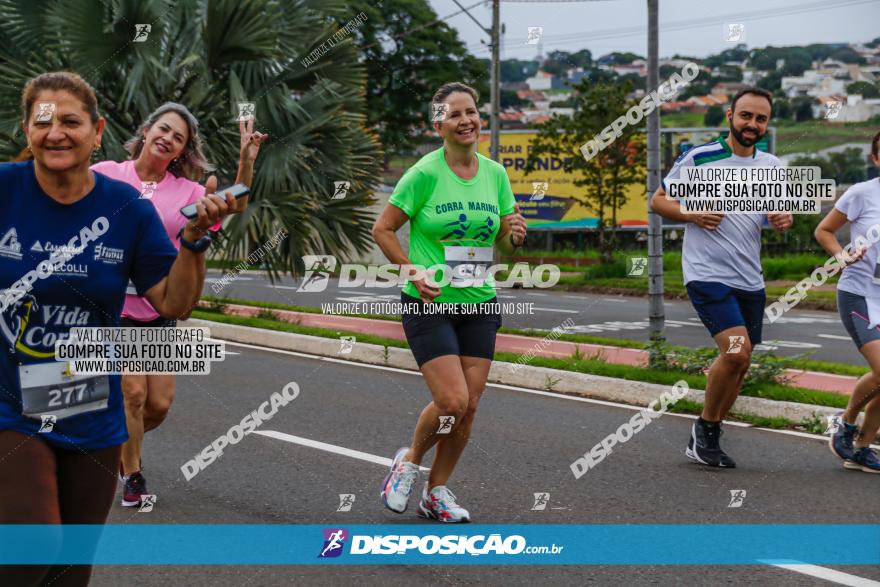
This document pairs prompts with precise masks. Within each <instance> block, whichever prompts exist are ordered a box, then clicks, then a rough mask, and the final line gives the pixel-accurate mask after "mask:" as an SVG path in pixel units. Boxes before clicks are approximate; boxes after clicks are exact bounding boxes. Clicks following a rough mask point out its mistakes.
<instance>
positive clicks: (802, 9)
mask: <svg viewBox="0 0 880 587" xmlns="http://www.w3.org/2000/svg"><path fill="white" fill-rule="evenodd" d="M506 1H508V2H509V1H511V0H506ZM874 2H876V0H837V1H836V2H835V1H834V0H829V1H828V2H812V3H809V4H801V5H792V6H788V7H782V8H774V9H767V10H761V11H754V12H738V13H732V14H726V15H720V16H709V17H701V18H697V19H689V20H680V21H673V22H670V23H668V24H666V25H664V26H663V27H662V30H663V31H664V32H670V31H682V30H689V29H694V28H701V27H705V26H709V25H712V26H714V25H717V24H718V23H719V22H722V23H723V22H725V21H727V22H732V21H736V20H739V19H743V20H757V19H759V18H774V17H779V16H790V15H793V14H801V13H808V12H817V11H820V10H828V9H832V8H844V7H849V6H857V5H860V4H868V3H874ZM644 34H645V28H644V27H642V26H633V27H620V28H616V29H605V30H599V31H595V32H586V33H583V32H581V33H569V34H565V35H555V36H546V35H545V36H544V37H543V42H544V44H545V45H566V44H570V43H572V42H580V43H583V42H584V41H598V40H607V39H614V38H618V37H631V36H635V35H644ZM523 39H524V38H516V39H511V40H509V41H508V42H507V43H506V44H505V48H508V47H512V46H518V45H521V44H522V42H523ZM548 40H549V41H548ZM474 48H481V47H480V45H478V44H472V45H470V46H468V49H471V50H473V49H474ZM476 52H479V51H476Z"/></svg>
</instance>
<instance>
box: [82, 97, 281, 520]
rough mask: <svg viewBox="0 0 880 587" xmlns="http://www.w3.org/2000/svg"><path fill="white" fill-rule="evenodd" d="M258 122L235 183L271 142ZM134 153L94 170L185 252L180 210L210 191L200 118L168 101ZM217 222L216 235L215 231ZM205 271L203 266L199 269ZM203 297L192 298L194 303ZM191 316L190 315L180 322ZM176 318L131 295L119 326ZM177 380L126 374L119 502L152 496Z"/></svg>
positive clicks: (167, 323)
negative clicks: (154, 449)
mask: <svg viewBox="0 0 880 587" xmlns="http://www.w3.org/2000/svg"><path fill="white" fill-rule="evenodd" d="M253 127H254V121H253V118H252V117H251V118H250V119H249V120H248V121H247V122H245V121H243V120H242V121H240V122H239V131H240V133H241V159H240V161H239V165H238V176H237V177H236V179H235V183H244V184H247V185H248V186H250V185H251V181H252V179H253V170H254V160H256V158H257V154H258V153H259V151H260V145H261V144H262V143H263V141H265V140H266V139H267V138H268V135H264V134H262V133H259V132H254V131H253ZM125 148H126V149H127V150H128V152H129V153H130V154H131V159H129V160H128V161H122V162H116V161H102V162H100V163H97V164H95V165H93V166H92V170H93V171H96V172H98V173H101V174H103V175H106V176H108V177H110V178H112V179H117V180H120V181H124V182H126V183H128V184H130V185H132V186H134V187H135V188H137V189H138V190H139V191H140V192H141V197H142V198H145V199H149V200H150V201H152V203H153V205H154V206H155V208H156V211H157V212H158V213H159V217H160V218H161V219H162V224H163V225H164V226H165V231H166V232H167V233H168V238H169V239H171V242H172V243H173V244H174V246H175V247H177V249H178V250H180V246H181V245H180V239H179V237H178V234H179V233H180V230H181V229H182V228H183V227H184V225H185V224H186V223H187V222H189V220H188V219H187V218H186V217H185V216H183V215H182V214H181V213H180V209H181V208H182V207H184V206H186V205H188V204H191V203H193V202H197V201H198V200H200V199H201V198H202V197H203V196H204V195H205V188H204V186H202V185H199V184H198V183H197V182H198V181H199V180H201V179H202V178H203V177H204V175H205V174H206V173H207V172H208V171H210V170H211V167H210V165H209V164H208V162H207V160H206V159H205V155H204V153H203V152H202V140H201V138H200V137H199V125H198V121H197V120H196V118H195V116H193V115H192V113H191V112H190V111H189V110H188V109H187V108H186V107H185V106H183V105H181V104H176V103H174V102H166V103H165V104H163V105H162V106H160V107H159V108H157V109H156V111H155V112H153V113H152V114H150V116H149V117H148V118H147V120H146V122H144V123H143V124H142V125H141V127H140V128H139V129H138V131H137V132H136V133H135V134H134V136H133V137H132V138H131V139H129V140H128V142H127V143H126V144H125ZM246 206H247V198H242V199H241V200H238V208H237V210H236V212H241V211H243V210H244V208H245V207H246ZM219 228H220V227H219V225H217V226H214V227H212V229H211V230H218V229H219ZM201 271H202V273H203V274H204V272H205V266H204V264H203V265H202V267H201ZM197 302H198V298H195V299H194V300H193V305H195V304H196V303H197ZM188 317H189V313H187V314H186V315H184V316H181V319H184V320H185V319H186V318H188ZM176 323H177V321H176V320H166V319H164V318H162V317H161V316H159V313H158V312H156V310H155V309H154V308H153V306H151V305H150V302H148V301H147V299H146V298H143V297H139V296H137V295H133V292H130V293H129V295H127V296H126V298H125V306H124V307H123V310H122V320H121V326H126V327H174V326H176ZM174 381H175V378H174V375H125V376H123V377H122V392H123V395H124V396H125V421H126V425H127V427H128V436H129V439H128V441H127V442H126V443H125V444H123V445H122V462H121V464H120V472H121V475H122V478H123V481H124V484H125V485H124V487H123V492H122V505H124V506H138V505H140V503H141V496H143V495H146V494H148V492H147V487H146V480H145V479H144V476H143V475H142V474H141V471H140V469H141V465H140V461H141V447H142V445H143V440H144V433H145V432H147V431H149V430H153V429H154V428H156V427H157V426H159V424H161V423H162V421H163V420H164V419H165V416H166V415H167V414H168V410H169V409H170V408H171V402H172V401H173V400H174Z"/></svg>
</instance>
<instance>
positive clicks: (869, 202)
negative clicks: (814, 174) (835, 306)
mask: <svg viewBox="0 0 880 587" xmlns="http://www.w3.org/2000/svg"><path fill="white" fill-rule="evenodd" d="M834 207H835V208H837V209H838V210H839V211H840V212H841V213H842V214H843V215H844V216H846V219H847V220H848V221H849V224H850V228H849V233H850V239H849V240H850V242H851V243H854V242H855V239H856V237H858V236H863V237H865V238H866V239H867V238H868V237H867V236H866V235H867V232H868V229H869V228H871V227H872V226H873V225H875V224H880V178H875V179H872V180H869V181H863V182H862V183H857V184H855V185H853V186H851V187H850V188H849V189H848V190H846V193H844V194H843V195H842V196H840V199H839V200H837V202H836V203H835V204H834ZM868 242H870V239H868ZM878 246H880V243H876V244H874V246H871V247H868V251H867V252H866V253H865V256H864V257H863V258H862V259H861V260H860V261H858V262H857V263H853V264H852V265H850V266H849V267H846V268H845V269H844V270H843V273H842V274H841V276H840V280H839V281H838V282H837V289H840V290H843V291H846V292H849V293H851V294H856V295H860V296H870V297H877V296H878V295H880V286H878V285H876V284H875V283H874V282H873V281H872V279H873V277H874V265H876V264H877V247H878Z"/></svg>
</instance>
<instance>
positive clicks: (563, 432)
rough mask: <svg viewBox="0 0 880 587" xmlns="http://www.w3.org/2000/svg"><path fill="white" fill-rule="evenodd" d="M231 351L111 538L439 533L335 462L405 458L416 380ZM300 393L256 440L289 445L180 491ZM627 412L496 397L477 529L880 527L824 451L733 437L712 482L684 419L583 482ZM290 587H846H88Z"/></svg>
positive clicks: (277, 579) (624, 577)
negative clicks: (192, 463) (260, 527)
mask: <svg viewBox="0 0 880 587" xmlns="http://www.w3.org/2000/svg"><path fill="white" fill-rule="evenodd" d="M227 349H228V350H231V351H234V352H237V353H239V354H236V355H231V356H229V357H227V359H226V361H224V362H222V363H214V365H213V367H212V374H211V375H210V376H206V377H181V378H179V380H178V392H177V398H176V400H175V403H174V406H173V408H172V411H171V414H170V415H169V417H168V419H167V420H166V421H165V423H164V424H163V425H162V426H161V427H160V428H159V429H157V430H156V431H154V432H151V433H149V434H148V436H147V441H146V443H145V450H144V469H145V475H146V477H147V480H148V488H149V489H150V490H151V492H153V493H155V494H157V495H158V501H157V503H156V506H155V508H154V509H153V511H152V512H150V513H138V512H137V511H136V509H129V508H122V507H121V506H119V505H118V504H117V505H114V507H113V510H112V512H111V516H110V522H111V523H117V524H126V523H161V524H187V523H199V524H201V523H204V524H220V523H232V524H243V523H247V524H281V523H284V524H291V523H294V524H328V525H337V524H340V525H341V524H358V523H365V524H373V523H380V524H397V523H424V524H434V523H433V522H428V521H424V520H420V519H419V518H417V517H415V514H414V513H412V510H410V511H408V512H407V513H406V514H404V515H396V514H394V513H392V512H389V511H388V510H386V509H384V508H383V507H382V506H381V504H380V503H379V500H378V492H379V488H380V484H381V482H382V479H383V477H384V476H385V474H386V472H387V469H386V467H385V466H382V465H380V464H377V463H375V462H369V461H368V460H362V459H360V458H353V457H351V456H347V455H345V454H340V451H339V448H345V449H354V450H357V451H361V452H363V453H368V454H369V455H375V456H378V457H386V458H390V457H391V456H392V455H393V453H394V451H395V450H396V449H397V448H398V447H400V446H402V445H403V444H406V443H408V439H409V437H410V435H411V433H412V427H413V426H414V423H415V421H416V418H417V415H418V413H419V412H420V411H421V409H422V408H423V406H424V405H425V403H426V402H427V401H428V397H429V396H428V392H427V389H426V388H425V385H424V382H423V380H422V378H421V376H420V375H419V374H418V373H411V372H404V371H399V370H394V369H389V368H383V367H370V366H365V365H358V364H355V363H347V362H344V361H340V360H337V359H321V358H317V357H310V356H307V355H301V354H294V353H289V352H279V351H268V350H262V349H254V348H251V347H245V346H243V345H231V344H229V345H228V346H227ZM291 381H295V382H296V383H297V384H298V385H299V386H300V389H301V392H300V394H299V396H298V397H297V398H296V399H295V400H294V401H292V402H291V403H290V404H288V405H287V406H286V407H284V408H281V409H280V411H279V412H278V413H277V414H276V415H275V416H274V418H272V419H271V420H270V421H268V422H266V423H264V424H263V426H262V427H261V428H260V429H259V430H260V431H261V432H263V433H265V432H270V431H271V432H277V433H281V435H280V437H271V436H265V435H262V434H258V433H254V434H251V435H249V436H247V437H245V438H244V439H243V440H242V441H241V442H240V443H239V444H237V445H234V446H230V447H228V448H227V449H226V450H225V452H224V454H223V456H222V457H221V458H220V459H219V460H217V461H216V462H214V463H213V464H211V465H210V466H209V467H208V468H207V469H205V470H204V471H202V472H201V473H199V474H198V475H197V476H196V477H194V478H193V479H192V480H191V481H189V482H187V481H186V480H185V478H184V476H183V474H182V473H181V470H180V467H181V465H182V464H183V463H184V462H186V461H187V460H188V459H190V458H192V457H193V455H195V454H196V453H198V452H199V451H201V450H202V448H203V447H205V446H206V445H208V444H210V443H211V442H212V441H214V440H215V439H216V438H217V437H218V436H220V435H222V434H225V433H226V432H227V431H228V430H229V428H230V427H231V426H233V425H234V424H237V423H238V422H240V421H241V419H242V418H243V417H244V416H245V415H247V414H248V413H250V412H251V411H252V410H254V409H256V408H257V406H259V405H260V404H261V403H262V402H264V401H265V400H267V399H268V398H269V396H270V395H271V394H272V393H273V392H275V391H280V390H281V389H282V388H283V387H284V386H285V385H286V384H287V383H288V382H291ZM632 413H633V411H632V408H629V407H626V406H616V405H603V404H600V403H596V402H591V401H588V400H579V399H576V398H567V397H564V396H556V395H548V394H542V393H535V392H529V391H527V390H519V389H516V388H510V387H503V386H489V388H488V389H487V391H486V393H485V395H484V397H483V400H482V402H481V404H480V412H479V414H478V416H477V421H476V424H475V428H474V433H473V436H472V440H471V444H470V446H469V447H468V449H467V450H466V452H465V454H464V456H463V458H462V461H461V462H460V464H459V467H458V469H457V471H456V473H455V475H454V476H453V478H452V480H451V481H450V484H449V486H450V488H451V489H452V490H453V491H454V492H455V493H456V495H457V496H458V497H459V501H460V502H461V503H462V505H464V506H465V507H467V508H469V509H470V511H471V513H472V515H473V516H474V521H475V522H478V523H500V524H517V523H548V524H611V523H613V524H621V523H633V524H649V523H658V524H670V523H677V524H686V523H694V524H729V523H743V524H803V523H815V524H818V523H823V524H824V523H867V524H878V523H880V512H878V510H877V508H876V507H873V506H872V504H876V499H877V495H878V488H880V485H878V482H880V478H878V476H874V475H868V474H864V473H859V472H851V471H845V470H844V469H843V468H842V467H841V465H840V463H839V461H837V460H836V459H835V458H834V457H833V456H832V455H831V454H830V453H829V451H828V448H827V445H826V443H825V442H824V441H821V440H817V439H815V438H807V437H803V436H797V435H792V434H784V433H780V432H772V431H765V430H759V429H754V428H749V427H745V426H732V425H730V426H727V428H726V436H725V437H724V443H725V448H726V449H727V450H728V452H730V453H731V455H733V456H734V457H735V458H736V459H737V461H738V463H739V468H738V469H736V470H725V471H719V470H708V469H705V468H701V467H698V466H696V465H692V464H690V463H689V462H688V461H687V459H686V458H685V457H684V454H683V453H684V445H685V442H686V439H687V437H688V432H689V429H690V426H691V420H690V419H689V418H688V417H685V416H677V415H671V414H667V415H665V416H663V417H661V418H659V419H658V420H656V421H654V422H653V423H652V424H651V425H649V426H647V427H646V428H645V429H644V430H643V431H642V432H640V433H638V434H636V435H635V436H633V437H632V439H630V440H629V442H627V443H626V444H623V445H619V446H618V447H615V449H614V451H613V453H612V454H610V455H609V456H608V457H607V458H606V459H605V460H604V461H603V462H602V463H600V464H599V465H598V466H597V467H596V468H595V469H593V470H591V471H589V472H588V473H587V474H586V475H585V476H583V477H581V478H580V479H574V477H573V475H572V474H571V471H570V469H569V465H570V463H571V462H572V461H573V460H574V459H575V458H577V457H578V456H580V455H582V454H583V453H584V452H587V451H589V449H590V448H591V447H592V446H594V445H595V444H597V443H598V442H599V441H600V440H601V439H602V438H603V437H605V436H606V435H607V434H609V433H611V432H613V431H614V430H616V428H617V427H618V426H619V425H620V424H622V423H623V422H625V421H626V420H628V419H629V418H630V417H631V415H632ZM285 435H290V436H292V437H296V438H297V439H299V440H297V441H295V442H290V441H288V440H285V439H284V438H290V436H285ZM276 436H278V435H276ZM303 439H306V440H303ZM307 441H317V442H320V443H325V444H322V445H320V446H321V448H316V447H315V446H308V445H307V444H308V443H307ZM304 443H305V444H304ZM431 454H432V453H431ZM431 454H429V457H430V456H431ZM426 464H428V465H429V464H430V460H426ZM423 478H424V477H423ZM731 490H745V491H746V495H745V499H744V501H743V503H742V506H741V507H738V508H730V507H728V506H729V503H730V491H731ZM535 492H548V493H549V494H550V496H549V507H548V508H547V509H546V510H545V511H532V510H531V508H532V505H533V498H532V496H533V493H535ZM343 493H344V494H354V495H355V496H356V498H355V502H354V505H353V507H352V509H351V511H350V512H336V509H337V507H338V505H339V497H338V496H339V494H343ZM411 505H412V504H411ZM446 528H447V527H444V530H445V529H446ZM829 539H831V540H838V539H839V540H846V536H838V537H834V536H831V537H829ZM669 547H670V548H675V545H674V544H673V545H669ZM854 547H856V548H857V547H858V546H857V545H854ZM719 548H723V545H719ZM828 570H829V569H828V568H827V567H826V568H825V570H824V571H822V572H828ZM830 570H831V571H837V572H841V573H846V574H847V576H848V577H849V579H847V580H848V581H859V580H860V581H862V582H848V583H847V582H842V581H840V580H838V582H837V584H851V585H880V583H873V582H871V581H874V582H880V568H872V567H867V566H840V567H833V568H831V569H830ZM840 577H841V576H840V575H837V578H838V579H840ZM853 577H855V578H853ZM858 578H860V579H858ZM866 581H868V582H866ZM291 584H294V585H416V584H427V585H450V586H452V585H528V586H531V585H583V584H594V585H658V584H659V585H673V584H674V585H693V586H704V585H707V584H731V585H773V586H792V587H794V586H804V585H831V584H835V583H833V582H828V581H826V580H823V579H818V578H816V577H814V576H809V575H804V574H801V573H798V572H793V571H791V570H787V569H782V568H777V567H772V566H727V567H696V566H623V567H612V566H589V567H576V566H550V565H547V566H541V567H519V566H514V567H505V566H494V567H484V566H458V567H455V566H447V567H438V566H418V565H409V566H392V565H388V566H351V567H350V566H337V567H318V566H309V567H295V566H263V567H258V566H247V567H227V566H217V567H213V566H157V567H137V566H135V567H125V566H108V567H99V568H97V569H96V572H95V575H94V579H93V585H95V586H116V585H127V586H140V585H144V586H147V585H149V586H153V585H192V586H196V587H201V586H209V585H210V586H215V585H235V586H253V585H291Z"/></svg>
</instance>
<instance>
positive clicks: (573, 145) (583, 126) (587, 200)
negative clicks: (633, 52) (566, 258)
mask: <svg viewBox="0 0 880 587" xmlns="http://www.w3.org/2000/svg"><path fill="white" fill-rule="evenodd" d="M574 89H575V90H576V91H577V94H576V95H577V103H576V106H575V111H574V115H573V116H571V117H565V116H554V117H553V118H551V119H550V120H549V121H547V122H546V123H544V124H542V125H541V126H540V127H539V132H538V134H537V135H536V137H535V139H534V140H533V141H532V148H531V150H530V151H529V156H528V159H527V160H526V173H530V172H531V171H534V170H535V169H536V167H537V162H538V159H539V158H542V157H559V158H560V159H562V170H563V171H564V172H565V173H570V174H572V175H573V176H574V177H573V180H572V183H573V184H574V185H575V186H577V187H578V188H581V189H582V190H583V191H582V193H581V194H580V195H578V196H576V197H575V198H574V199H575V200H577V201H578V202H580V203H581V204H583V205H584V206H586V207H587V208H588V209H590V210H592V211H593V212H594V213H595V214H596V216H597V217H598V219H599V246H600V248H601V251H602V262H603V263H611V262H612V253H613V252H614V250H615V248H616V240H615V236H614V233H613V232H612V233H610V235H609V234H608V228H609V227H615V226H616V225H617V211H618V210H619V209H620V207H621V206H623V205H624V204H625V203H626V200H627V195H626V189H627V187H628V186H630V185H632V184H644V182H645V167H644V160H645V141H644V136H643V135H642V134H641V133H640V132H639V128H638V127H636V126H632V125H626V126H625V127H624V128H623V131H622V134H621V135H620V136H619V137H618V138H617V139H616V140H615V141H614V142H612V143H611V144H610V145H609V146H608V147H606V148H605V149H604V150H602V151H600V152H599V153H598V154H597V155H596V156H594V157H593V158H592V159H590V160H589V161H587V160H586V158H585V157H584V156H583V155H582V153H581V151H580V148H581V146H582V145H584V144H585V143H586V142H587V141H589V140H590V139H593V138H594V137H595V136H596V135H597V134H599V133H600V132H601V131H602V130H603V129H604V128H605V127H607V126H608V125H610V124H611V122H612V121H614V120H615V119H617V118H618V117H619V116H622V115H624V113H625V112H626V111H627V110H628V109H629V108H630V107H631V106H632V105H633V104H634V103H635V102H628V101H627V100H626V96H627V95H628V94H629V93H630V92H631V91H632V86H631V85H630V84H628V83H627V84H607V83H594V82H592V81H590V80H587V79H583V80H581V81H580V82H579V83H578V84H576V85H575V86H574Z"/></svg>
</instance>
